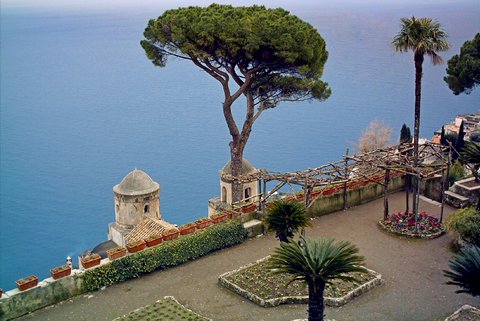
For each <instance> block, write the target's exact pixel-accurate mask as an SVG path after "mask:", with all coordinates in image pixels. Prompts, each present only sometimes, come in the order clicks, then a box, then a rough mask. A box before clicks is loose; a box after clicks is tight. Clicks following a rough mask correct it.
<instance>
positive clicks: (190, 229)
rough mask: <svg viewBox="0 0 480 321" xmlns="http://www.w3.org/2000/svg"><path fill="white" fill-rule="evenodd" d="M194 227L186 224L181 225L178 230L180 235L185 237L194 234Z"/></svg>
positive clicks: (193, 224) (191, 224)
mask: <svg viewBox="0 0 480 321" xmlns="http://www.w3.org/2000/svg"><path fill="white" fill-rule="evenodd" d="M195 226H196V225H195V223H187V224H183V225H182V226H180V227H179V228H178V229H179V230H180V234H181V235H187V234H190V233H193V232H195Z"/></svg>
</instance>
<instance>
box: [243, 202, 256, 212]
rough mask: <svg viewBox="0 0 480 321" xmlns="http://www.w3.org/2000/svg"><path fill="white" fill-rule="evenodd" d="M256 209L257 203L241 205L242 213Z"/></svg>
mask: <svg viewBox="0 0 480 321" xmlns="http://www.w3.org/2000/svg"><path fill="white" fill-rule="evenodd" d="M256 209H257V204H255V203H252V204H247V205H245V206H242V212H243V213H251V212H253V211H255V210H256Z"/></svg>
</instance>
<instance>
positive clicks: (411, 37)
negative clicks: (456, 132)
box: [392, 17, 450, 217]
mask: <svg viewBox="0 0 480 321" xmlns="http://www.w3.org/2000/svg"><path fill="white" fill-rule="evenodd" d="M401 22H402V24H401V27H402V29H401V30H400V32H399V33H398V34H397V35H396V36H395V37H394V38H393V41H392V45H393V47H394V48H395V50H396V51H399V52H407V51H409V50H412V51H413V58H414V61H415V126H414V131H413V162H414V166H417V164H418V138H419V134H420V98H421V93H422V73H423V71H422V65H423V60H424V56H425V55H427V56H429V57H430V58H431V59H432V63H433V64H434V65H436V64H440V63H442V62H443V59H442V57H440V56H439V55H438V54H437V52H439V51H446V50H448V48H449V47H450V45H449V44H448V42H447V41H446V38H447V34H446V32H445V31H444V30H443V29H442V27H441V26H440V24H439V23H438V22H437V21H436V20H432V19H431V18H420V19H417V18H415V17H412V18H411V19H409V18H402V19H401ZM418 183H419V182H418V179H416V180H415V188H414V189H413V212H414V213H415V217H416V216H417V215H418V192H419V190H418V188H419V184H418Z"/></svg>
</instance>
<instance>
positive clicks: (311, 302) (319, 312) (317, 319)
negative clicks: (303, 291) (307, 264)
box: [308, 280, 325, 321]
mask: <svg viewBox="0 0 480 321" xmlns="http://www.w3.org/2000/svg"><path fill="white" fill-rule="evenodd" d="M324 290H325V282H323V281H321V280H320V281H318V282H317V284H314V283H313V282H308V321H323V313H324V309H325V306H324V303H323V292H324Z"/></svg>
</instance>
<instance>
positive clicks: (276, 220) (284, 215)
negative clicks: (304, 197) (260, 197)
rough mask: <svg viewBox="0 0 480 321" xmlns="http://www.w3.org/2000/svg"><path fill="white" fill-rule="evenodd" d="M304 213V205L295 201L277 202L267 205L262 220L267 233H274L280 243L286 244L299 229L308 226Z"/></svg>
mask: <svg viewBox="0 0 480 321" xmlns="http://www.w3.org/2000/svg"><path fill="white" fill-rule="evenodd" d="M305 211H306V210H305V205H303V204H302V203H300V202H296V201H293V202H292V201H282V200H278V201H273V202H271V203H269V206H268V210H267V215H266V217H265V219H264V222H265V225H266V226H267V231H273V232H275V235H276V237H277V238H278V239H279V240H280V242H288V239H289V238H292V237H293V235H295V233H296V232H298V230H299V229H300V228H302V227H306V226H309V225H310V222H309V221H308V218H307V216H306V215H305Z"/></svg>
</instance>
